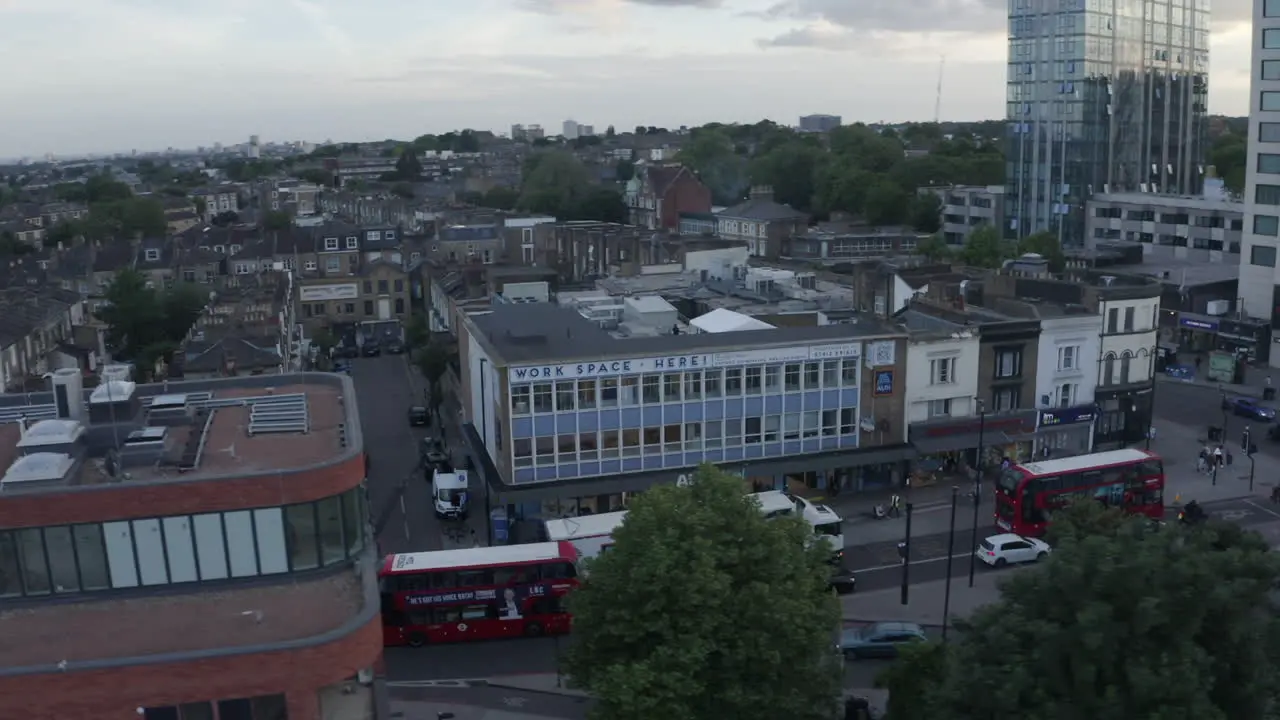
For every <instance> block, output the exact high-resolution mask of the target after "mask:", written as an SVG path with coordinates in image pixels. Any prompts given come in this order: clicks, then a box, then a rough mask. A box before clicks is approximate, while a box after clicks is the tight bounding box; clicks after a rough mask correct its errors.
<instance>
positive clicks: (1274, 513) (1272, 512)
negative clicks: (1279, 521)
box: [1245, 500, 1280, 518]
mask: <svg viewBox="0 0 1280 720" xmlns="http://www.w3.org/2000/svg"><path fill="white" fill-rule="evenodd" d="M1245 504H1246V505H1252V506H1253V507H1256V508H1258V509H1259V510H1261V511H1262V512H1264V513H1266V514H1268V515H1270V516H1272V517H1278V518H1280V513H1278V512H1276V511H1275V510H1272V509H1270V508H1266V507H1263V506H1261V505H1259V504H1258V503H1256V502H1254V501H1252V500H1245Z"/></svg>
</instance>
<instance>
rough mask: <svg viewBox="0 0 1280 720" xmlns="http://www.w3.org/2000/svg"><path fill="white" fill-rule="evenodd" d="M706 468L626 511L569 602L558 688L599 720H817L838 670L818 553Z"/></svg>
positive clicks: (829, 703)
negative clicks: (592, 701)
mask: <svg viewBox="0 0 1280 720" xmlns="http://www.w3.org/2000/svg"><path fill="white" fill-rule="evenodd" d="M811 537H812V530H808V529H806V527H805V526H804V524H803V521H801V520H799V519H797V518H779V519H775V520H767V519H765V517H764V516H763V515H762V514H761V512H760V510H759V506H758V505H756V503H755V502H754V500H752V499H750V498H749V497H748V496H745V495H744V494H743V486H742V478H741V477H739V476H737V475H731V474H728V473H725V472H722V471H720V470H717V469H716V468H714V467H712V466H710V465H704V466H702V467H700V468H698V470H697V471H696V472H695V473H694V476H693V483H692V484H691V486H689V487H675V486H665V487H658V488H655V489H653V490H650V491H648V492H646V493H645V494H644V495H641V496H640V497H638V498H636V500H635V501H634V502H632V503H631V505H630V507H629V508H628V512H627V517H626V520H625V521H624V522H623V524H622V526H621V527H619V528H618V529H617V530H616V531H615V533H614V540H615V543H614V545H613V547H611V548H610V550H609V552H607V553H605V554H603V555H601V556H599V557H598V558H596V559H595V560H594V561H593V562H592V563H591V565H590V571H591V572H590V575H588V576H587V577H586V580H585V581H584V582H583V583H582V585H581V587H579V588H578V589H577V590H576V591H575V592H574V594H573V595H571V596H570V597H569V600H568V601H569V607H570V609H571V611H572V612H573V616H574V618H573V622H574V627H573V632H574V634H573V642H572V645H571V647H570V650H569V653H568V656H567V658H566V669H567V671H568V674H569V677H570V678H571V681H572V682H573V683H574V684H575V685H577V686H580V687H582V688H584V689H586V690H588V691H590V692H591V693H592V694H593V695H594V696H595V697H596V698H597V706H596V707H595V708H594V711H593V713H594V716H595V717H598V718H609V719H610V720H615V719H616V720H648V719H649V718H656V717H664V718H665V717H670V718H684V719H686V720H719V719H720V718H734V719H735V720H774V719H775V718H788V720H809V719H812V720H819V719H820V718H821V719H822V720H829V718H831V717H833V716H834V715H835V711H836V707H835V700H836V698H837V697H838V695H839V683H840V673H841V672H842V667H841V665H842V663H841V662H840V661H839V659H838V657H836V656H835V655H834V653H833V652H832V649H831V646H832V637H833V634H834V631H835V628H836V627H837V625H838V623H839V607H838V603H837V602H836V600H835V597H834V596H833V595H832V594H831V593H830V591H829V590H828V589H827V581H828V579H829V577H830V572H831V570H830V567H829V566H828V565H827V564H826V561H827V557H828V552H827V551H826V550H825V548H824V546H823V545H822V544H821V543H811V542H807V541H808V540H810V539H811Z"/></svg>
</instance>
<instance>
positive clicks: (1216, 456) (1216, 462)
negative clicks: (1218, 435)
mask: <svg viewBox="0 0 1280 720" xmlns="http://www.w3.org/2000/svg"><path fill="white" fill-rule="evenodd" d="M1213 466H1214V467H1216V468H1221V467H1222V446H1221V445H1219V446H1218V447H1216V448H1214V449H1213Z"/></svg>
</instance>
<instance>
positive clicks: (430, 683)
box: [387, 679, 480, 688]
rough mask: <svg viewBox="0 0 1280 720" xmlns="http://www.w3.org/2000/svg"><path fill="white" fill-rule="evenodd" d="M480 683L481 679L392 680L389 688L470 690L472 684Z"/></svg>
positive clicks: (388, 684) (388, 685)
mask: <svg viewBox="0 0 1280 720" xmlns="http://www.w3.org/2000/svg"><path fill="white" fill-rule="evenodd" d="M478 682H480V680H479V679H472V680H461V679H460V680H392V681H389V682H388V683H387V687H402V688H429V687H451V688H468V687H471V685H472V684H474V683H478Z"/></svg>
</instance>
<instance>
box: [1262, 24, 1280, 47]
mask: <svg viewBox="0 0 1280 720" xmlns="http://www.w3.org/2000/svg"><path fill="white" fill-rule="evenodd" d="M1262 47H1263V49H1265V50H1278V49H1280V28H1263V29H1262Z"/></svg>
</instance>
